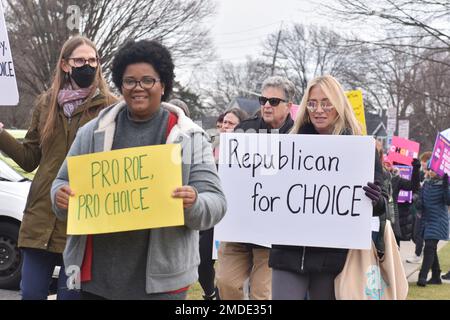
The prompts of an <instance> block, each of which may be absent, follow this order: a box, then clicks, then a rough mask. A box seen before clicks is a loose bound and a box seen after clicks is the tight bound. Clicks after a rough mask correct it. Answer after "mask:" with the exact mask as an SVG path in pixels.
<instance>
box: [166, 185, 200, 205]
mask: <svg viewBox="0 0 450 320" xmlns="http://www.w3.org/2000/svg"><path fill="white" fill-rule="evenodd" d="M172 197H174V198H177V199H183V208H184V209H190V208H191V207H192V206H193V205H194V203H195V201H196V200H197V192H195V189H194V188H193V187H191V186H183V187H181V188H176V189H175V191H174V192H173V193H172Z"/></svg>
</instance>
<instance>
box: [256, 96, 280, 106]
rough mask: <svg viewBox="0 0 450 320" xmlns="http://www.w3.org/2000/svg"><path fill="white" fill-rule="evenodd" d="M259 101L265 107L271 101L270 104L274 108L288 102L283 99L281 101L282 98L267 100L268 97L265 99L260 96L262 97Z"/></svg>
mask: <svg viewBox="0 0 450 320" xmlns="http://www.w3.org/2000/svg"><path fill="white" fill-rule="evenodd" d="M258 100H259V103H260V104H261V105H262V106H264V105H265V104H266V103H267V101H269V104H270V105H271V106H272V107H276V106H278V105H279V104H280V102H287V101H286V100H283V99H280V98H266V97H264V96H260V97H259V98H258Z"/></svg>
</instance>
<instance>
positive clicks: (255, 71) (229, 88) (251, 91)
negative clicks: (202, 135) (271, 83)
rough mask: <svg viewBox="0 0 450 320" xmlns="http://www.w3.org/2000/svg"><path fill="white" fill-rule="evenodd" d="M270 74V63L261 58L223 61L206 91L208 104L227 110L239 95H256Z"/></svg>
mask: <svg viewBox="0 0 450 320" xmlns="http://www.w3.org/2000/svg"><path fill="white" fill-rule="evenodd" d="M268 76H270V64H266V63H264V62H262V61H261V60H260V59H252V58H250V57H248V58H247V61H246V62H245V63H242V64H233V63H221V64H219V66H218V70H217V71H216V72H215V78H214V79H213V80H212V81H213V83H214V84H213V86H212V88H210V89H207V90H206V92H205V93H204V96H205V97H206V101H207V105H208V106H209V107H210V108H211V109H212V110H215V111H216V112H218V113H220V112H221V111H224V110H226V108H227V107H228V105H229V104H230V102H231V101H232V100H233V99H234V98H237V97H243V98H250V97H253V98H254V97H255V96H256V95H258V94H259V92H260V90H261V85H262V82H263V81H264V80H265V79H266V78H267V77H268Z"/></svg>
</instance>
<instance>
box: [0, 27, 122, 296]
mask: <svg viewBox="0 0 450 320" xmlns="http://www.w3.org/2000/svg"><path fill="white" fill-rule="evenodd" d="M115 100H116V99H115V98H114V97H113V95H112V94H111V93H110V91H109V89H108V86H107V84H106V82H105V80H104V78H103V75H102V70H101V66H100V62H99V57H98V52H97V49H96V47H95V44H94V43H93V42H91V41H90V40H89V39H87V38H85V37H82V36H76V37H73V38H70V39H69V40H67V41H66V43H65V44H64V45H63V47H62V49H61V53H60V56H59V59H58V63H57V66H56V68H55V72H54V77H53V80H52V83H51V87H50V89H49V90H47V91H46V92H44V93H42V94H41V95H40V96H39V98H38V99H37V103H36V107H35V109H34V111H33V116H32V120H31V124H30V127H29V129H28V132H27V134H26V136H25V139H24V141H23V143H21V142H18V141H17V140H16V139H14V138H13V137H12V136H11V135H10V134H8V133H7V132H6V131H4V130H3V131H1V133H0V150H2V151H3V152H5V153H6V154H7V155H8V156H9V157H11V158H12V159H13V160H14V161H15V162H16V163H17V164H19V165H20V166H21V167H22V168H23V169H24V170H26V171H29V172H31V171H33V170H35V169H36V168H38V167H39V169H38V170H37V172H36V175H35V177H34V179H33V182H32V184H31V189H30V193H29V195H28V200H27V205H26V208H25V211H24V215H23V220H22V224H21V227H20V233H19V247H20V248H21V249H22V253H23V266H22V282H21V289H22V299H25V300H27V299H33V300H40V299H47V296H48V291H49V285H50V282H51V280H52V275H53V270H54V268H55V266H57V265H61V266H62V268H61V270H60V276H59V280H58V293H57V298H58V299H73V298H77V295H76V293H75V292H69V291H67V290H66V289H65V287H66V280H67V277H66V276H65V272H64V266H63V264H62V252H63V250H64V247H65V243H66V224H65V222H62V221H58V220H57V219H56V217H55V215H54V213H53V212H52V205H51V201H50V186H51V183H52V181H53V179H54V178H55V177H56V174H57V172H58V169H59V167H60V166H61V164H62V163H63V161H64V159H65V157H66V153H67V150H68V149H69V147H70V145H71V144H72V142H73V140H74V139H75V135H76V133H77V130H78V129H79V128H80V127H81V126H83V125H84V124H85V123H87V122H88V121H89V120H91V119H93V118H95V117H96V116H97V114H98V112H99V111H100V110H101V109H103V108H104V107H106V106H107V105H108V104H111V103H113V102H115Z"/></svg>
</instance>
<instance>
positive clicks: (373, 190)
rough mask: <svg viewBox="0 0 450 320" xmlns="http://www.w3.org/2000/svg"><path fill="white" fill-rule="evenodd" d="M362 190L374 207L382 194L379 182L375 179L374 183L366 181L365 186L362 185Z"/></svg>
mask: <svg viewBox="0 0 450 320" xmlns="http://www.w3.org/2000/svg"><path fill="white" fill-rule="evenodd" d="M363 190H364V191H365V193H366V196H367V197H368V198H369V199H370V200H372V205H373V206H374V207H375V206H376V205H377V203H378V201H380V200H381V199H382V198H383V196H382V194H381V188H380V183H379V182H378V181H375V183H372V182H368V183H367V186H365V187H363Z"/></svg>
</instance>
